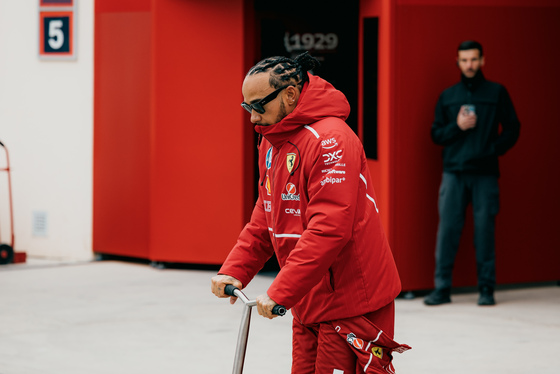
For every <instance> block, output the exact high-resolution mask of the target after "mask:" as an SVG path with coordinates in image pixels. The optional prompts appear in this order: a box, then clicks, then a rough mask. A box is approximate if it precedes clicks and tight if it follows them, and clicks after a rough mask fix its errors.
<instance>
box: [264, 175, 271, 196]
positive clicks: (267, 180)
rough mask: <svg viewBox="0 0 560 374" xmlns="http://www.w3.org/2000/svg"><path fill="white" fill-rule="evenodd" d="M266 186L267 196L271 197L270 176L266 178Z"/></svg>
mask: <svg viewBox="0 0 560 374" xmlns="http://www.w3.org/2000/svg"><path fill="white" fill-rule="evenodd" d="M264 186H265V187H266V194H267V195H268V196H270V178H269V177H268V175H267V176H266V182H265V184H264Z"/></svg>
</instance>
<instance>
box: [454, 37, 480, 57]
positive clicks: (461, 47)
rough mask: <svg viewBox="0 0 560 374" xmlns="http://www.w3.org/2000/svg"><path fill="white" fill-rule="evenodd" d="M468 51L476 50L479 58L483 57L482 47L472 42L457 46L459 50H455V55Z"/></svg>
mask: <svg viewBox="0 0 560 374" xmlns="http://www.w3.org/2000/svg"><path fill="white" fill-rule="evenodd" d="M469 49H478V51H479V52H480V57H482V55H483V53H482V45H481V44H480V43H479V42H477V41H474V40H465V41H464V42H462V43H461V44H459V48H457V53H459V51H468V50H469Z"/></svg>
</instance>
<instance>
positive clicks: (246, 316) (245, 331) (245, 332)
mask: <svg viewBox="0 0 560 374" xmlns="http://www.w3.org/2000/svg"><path fill="white" fill-rule="evenodd" d="M234 294H235V296H237V297H238V298H239V299H241V301H243V304H244V306H243V315H242V316H241V324H240V326H239V335H238V336H237V347H236V349H235V359H234V361H233V372H232V373H233V374H241V373H242V372H243V364H244V363H245V352H246V351H247V340H248V337H249V326H250V324H251V309H252V308H253V306H255V305H257V302H256V300H249V299H248V298H247V296H245V294H243V292H241V291H240V290H237V289H236V290H235V291H234Z"/></svg>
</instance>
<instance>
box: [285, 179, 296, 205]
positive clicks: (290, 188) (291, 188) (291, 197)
mask: <svg viewBox="0 0 560 374" xmlns="http://www.w3.org/2000/svg"><path fill="white" fill-rule="evenodd" d="M286 191H287V192H288V193H287V194H286V193H283V194H282V200H285V201H299V194H298V195H296V192H297V191H296V185H295V184H293V183H288V184H287V185H286Z"/></svg>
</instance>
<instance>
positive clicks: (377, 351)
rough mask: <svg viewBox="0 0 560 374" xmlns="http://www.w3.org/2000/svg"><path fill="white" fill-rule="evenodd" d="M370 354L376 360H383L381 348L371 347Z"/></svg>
mask: <svg viewBox="0 0 560 374" xmlns="http://www.w3.org/2000/svg"><path fill="white" fill-rule="evenodd" d="M371 353H373V355H374V356H375V357H377V358H383V348H381V347H373V348H372V349H371Z"/></svg>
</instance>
